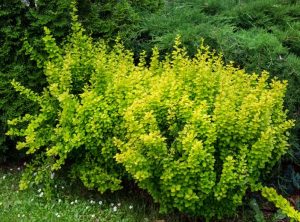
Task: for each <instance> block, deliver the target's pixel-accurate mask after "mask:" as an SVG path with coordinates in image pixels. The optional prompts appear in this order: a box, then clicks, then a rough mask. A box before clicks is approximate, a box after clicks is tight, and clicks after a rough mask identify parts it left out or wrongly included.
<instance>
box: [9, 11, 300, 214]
mask: <svg viewBox="0 0 300 222" xmlns="http://www.w3.org/2000/svg"><path fill="white" fill-rule="evenodd" d="M73 19H74V20H75V21H76V19H77V17H76V16H75V15H74V16H73ZM72 30H73V31H72V35H71V36H70V37H69V39H68V42H66V43H65V45H64V47H59V46H58V45H57V44H56V42H55V40H54V38H53V37H52V36H51V34H50V32H49V30H48V29H45V31H46V36H45V37H44V39H43V40H44V42H45V46H46V47H45V48H46V51H47V52H48V54H49V56H48V59H47V61H46V62H45V66H44V74H45V76H46V77H47V82H48V86H47V87H46V88H44V90H43V92H42V93H37V92H34V91H32V90H30V89H28V88H26V87H24V86H22V85H21V84H20V83H18V82H16V81H13V85H14V87H15V89H16V90H17V91H19V92H20V93H21V94H23V95H25V96H26V97H27V98H28V99H30V100H32V101H33V102H35V103H37V104H38V106H39V107H40V109H39V112H38V113H37V114H35V115H30V114H26V115H24V116H20V117H19V118H16V119H14V120H12V121H10V122H9V124H10V125H11V127H12V128H11V129H10V131H9V133H8V134H9V135H14V136H18V137H21V138H23V139H21V140H20V141H19V142H18V145H17V147H18V149H26V151H27V154H31V155H32V156H33V162H32V163H31V164H28V165H27V171H26V172H25V173H24V177H23V179H22V181H21V184H20V185H21V188H27V187H28V186H32V185H33V184H37V183H44V184H45V185H46V188H49V186H50V185H51V184H53V180H55V174H54V173H55V172H61V171H64V172H67V173H68V174H69V175H70V176H72V177H73V178H79V179H81V181H82V182H83V183H84V185H85V186H86V187H88V188H92V189H95V188H96V189H98V190H99V191H100V192H105V191H106V190H112V191H114V190H117V189H120V188H121V182H122V180H123V179H124V178H127V179H130V178H132V179H133V180H134V181H136V182H137V184H138V185H139V186H140V187H141V188H143V189H145V190H147V191H148V192H149V193H150V194H151V196H152V197H153V198H154V200H155V201H157V202H159V203H160V204H161V209H162V211H165V212H166V211H170V210H173V209H178V210H179V211H181V212H184V213H188V214H191V215H197V216H201V217H204V218H206V219H211V218H214V217H224V216H226V215H232V214H233V213H234V212H235V210H236V208H237V207H238V206H240V205H241V204H242V200H243V197H244V196H245V193H246V191H247V190H249V189H251V190H254V191H257V190H262V191H263V195H264V196H265V197H267V198H269V199H270V200H271V201H273V202H275V203H276V205H277V206H279V207H281V208H282V210H283V212H285V213H286V214H287V215H288V216H290V217H293V218H298V219H299V214H298V212H296V211H295V210H294V209H293V208H291V207H290V206H289V204H287V203H286V202H287V201H286V202H284V201H285V200H284V199H282V197H281V198H280V197H278V196H277V194H276V192H275V191H274V190H273V189H270V188H266V187H262V185H261V184H260V182H261V181H260V177H261V175H263V174H266V173H268V172H269V170H271V169H272V167H273V166H274V165H275V164H276V162H277V161H278V160H279V159H280V157H281V156H282V155H283V154H284V153H285V152H286V151H287V149H288V144H287V130H288V129H289V128H291V126H292V125H293V122H292V121H287V120H286V113H285V111H284V109H283V97H284V94H285V89H286V83H285V82H281V81H278V80H271V81H270V82H268V81H267V80H268V77H269V76H268V74H267V73H266V72H263V73H262V74H261V75H256V74H254V75H248V74H246V73H245V71H243V70H239V69H237V68H234V67H233V66H232V65H224V64H223V62H222V58H221V57H220V56H217V55H215V54H214V53H210V52H209V51H208V49H207V48H206V47H204V46H203V45H202V44H201V46H200V48H199V50H198V53H197V54H196V56H195V58H194V59H190V58H189V57H188V56H187V53H186V51H185V49H182V48H181V47H180V43H179V40H177V41H176V43H175V49H174V50H173V52H172V54H171V55H169V56H168V57H167V58H166V59H165V60H163V61H160V60H159V53H158V50H157V49H154V50H153V55H152V57H151V62H150V64H149V66H147V65H146V61H145V55H144V56H141V58H140V60H139V64H138V65H135V61H134V59H133V53H131V52H130V51H127V50H125V49H124V48H123V46H122V45H121V44H120V43H118V42H117V43H116V46H115V47H114V48H112V49H110V48H109V47H108V46H107V44H105V43H103V42H96V43H93V42H92V40H91V38H90V37H88V36H86V35H84V34H83V30H82V28H81V27H80V25H79V24H78V23H77V22H75V23H74V24H73V26H72ZM116 160H117V161H116Z"/></svg>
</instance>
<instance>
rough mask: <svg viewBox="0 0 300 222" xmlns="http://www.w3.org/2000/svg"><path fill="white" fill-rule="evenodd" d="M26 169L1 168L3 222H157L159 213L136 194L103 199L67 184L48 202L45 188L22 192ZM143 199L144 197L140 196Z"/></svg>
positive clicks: (57, 189)
mask: <svg viewBox="0 0 300 222" xmlns="http://www.w3.org/2000/svg"><path fill="white" fill-rule="evenodd" d="M21 171H22V168H20V167H18V168H5V169H4V168H2V169H0V188H1V193H0V221H1V222H6V221H9V222H11V221H24V222H25V221H30V222H33V221H39V222H41V221H47V222H48V221H123V222H125V221H126V222H127V221H128V222H129V221H155V220H156V219H159V218H160V217H159V215H158V210H157V208H156V207H155V206H154V205H153V204H150V205H149V204H147V201H145V199H144V200H142V199H143V198H141V197H139V199H140V200H139V199H138V198H136V197H135V194H134V193H127V194H126V195H124V194H122V193H117V194H113V195H109V198H108V197H106V196H101V195H99V194H97V193H93V192H90V191H87V190H86V189H84V188H82V187H80V186H79V187H80V188H79V187H78V186H76V187H75V186H71V185H70V184H67V183H66V182H61V183H59V184H57V185H56V193H55V195H54V196H55V197H54V198H52V199H51V200H46V198H45V197H44V193H43V192H42V189H38V188H36V189H33V188H32V189H28V190H25V191H19V190H18V181H19V179H20V176H21ZM139 196H140V195H139Z"/></svg>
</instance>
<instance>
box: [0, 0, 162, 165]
mask: <svg viewBox="0 0 300 222" xmlns="http://www.w3.org/2000/svg"><path fill="white" fill-rule="evenodd" d="M71 2H72V0H60V1H52V0H51V1H49V0H39V1H29V0H28V1H27V0H11V1H7V0H1V1H0V97H1V102H0V125H1V129H0V162H2V161H5V160H6V159H7V157H8V156H10V157H11V159H13V160H16V159H17V156H18V155H17V154H16V153H15V152H13V151H14V150H15V149H14V147H15V138H9V137H7V136H5V132H6V131H7V120H8V119H11V118H14V117H16V116H19V115H23V114H24V113H27V112H30V111H31V113H32V114H33V113H34V111H35V110H37V109H38V107H37V106H36V105H35V104H32V103H30V101H28V100H27V99H26V98H25V97H21V96H19V95H18V94H16V93H15V91H14V90H13V88H12V86H11V84H10V82H11V80H12V79H16V80H17V81H19V82H21V83H22V84H23V85H24V86H26V87H29V88H30V89H33V90H35V91H37V92H40V91H41V90H42V88H43V87H44V86H45V84H46V80H45V76H44V75H43V70H42V67H43V62H44V58H45V57H46V56H47V52H46V51H44V47H43V41H42V36H43V27H44V26H47V27H48V28H49V29H50V30H51V31H52V33H53V35H54V36H55V38H56V39H57V43H58V44H60V43H61V42H62V40H63V39H64V38H65V37H66V36H67V35H68V33H69V31H70V22H71V19H70V5H71ZM161 5H162V1H161V0H156V1H149V0H143V1H134V0H122V1H112V0H106V1H90V0H78V7H79V11H78V14H79V17H80V20H81V21H82V22H83V24H84V25H85V27H86V28H87V30H88V32H89V33H91V34H92V36H94V37H97V38H98V37H102V38H106V39H111V38H115V37H114V36H115V35H116V34H117V33H118V32H119V31H122V32H124V33H126V30H127V29H129V28H130V26H131V25H133V24H135V23H137V22H138V21H139V20H140V19H141V15H142V14H143V13H145V12H147V11H155V10H157V9H159V7H161ZM28 53H29V55H28Z"/></svg>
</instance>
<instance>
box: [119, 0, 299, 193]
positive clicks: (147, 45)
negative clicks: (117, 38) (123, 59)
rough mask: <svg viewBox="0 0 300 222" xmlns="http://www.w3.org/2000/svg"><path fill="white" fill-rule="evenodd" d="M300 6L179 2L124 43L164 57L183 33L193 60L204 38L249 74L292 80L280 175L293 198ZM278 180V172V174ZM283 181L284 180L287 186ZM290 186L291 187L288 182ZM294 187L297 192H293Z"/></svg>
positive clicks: (278, 1) (274, 0)
mask: <svg viewBox="0 0 300 222" xmlns="http://www.w3.org/2000/svg"><path fill="white" fill-rule="evenodd" d="M299 13H300V4H299V1H287V0H265V1H261V0H257V1H249V0H240V1H236V0H225V1H216V0H188V1H187V0H186V1H183V0H177V1H167V3H166V5H165V7H164V8H163V10H161V11H159V12H158V13H154V14H151V15H148V16H145V18H144V19H143V20H141V22H140V23H138V24H136V27H135V29H133V31H132V32H131V33H130V35H129V34H128V35H125V34H124V39H125V40H126V41H125V43H126V44H127V45H128V47H130V48H132V49H134V50H135V53H136V54H138V53H139V52H140V51H142V50H146V51H149V54H150V51H151V48H152V47H153V46H154V45H156V46H157V47H158V48H159V49H160V51H161V52H162V57H163V55H164V54H165V53H166V52H170V51H171V50H172V39H174V38H175V37H176V35H177V34H178V33H179V34H180V35H181V39H182V43H183V45H184V46H185V47H186V48H187V50H188V54H189V55H194V54H195V53H196V50H195V49H196V48H197V46H198V45H199V38H201V37H203V38H204V39H205V43H206V44H207V45H209V46H210V47H211V48H212V49H215V50H217V51H218V52H220V53H222V54H223V58H224V61H225V62H226V63H230V61H234V62H235V66H239V67H240V68H244V69H246V71H247V72H248V73H252V72H256V73H258V72H261V71H262V70H268V71H269V73H270V75H271V76H272V77H278V78H279V79H281V80H283V79H286V80H288V82H289V84H288V87H287V97H286V100H285V107H286V108H287V110H288V116H289V118H291V119H295V120H296V124H295V127H294V128H293V130H292V136H291V137H290V144H291V146H292V149H291V150H290V151H289V154H288V155H286V158H284V160H285V161H286V162H285V163H284V164H281V167H279V168H278V169H280V170H282V171H284V172H286V171H290V170H293V171H294V172H288V173H284V174H283V173H281V175H280V177H279V179H278V178H277V179H275V180H272V181H276V182H272V183H277V181H279V183H280V187H281V188H284V186H286V185H287V186H288V187H286V189H285V188H284V190H285V192H288V193H293V192H295V191H297V189H298V187H299V186H300V180H299V179H296V177H293V178H291V177H290V176H289V175H292V174H293V175H298V178H300V177H299V172H297V171H295V170H294V169H295V168H297V167H295V164H298V165H299V158H300V145H299V135H300V116H299V107H300V91H299V87H298V85H299V82H300V69H299V67H300V58H299V47H300V36H299ZM274 175H276V176H278V171H277V172H274ZM281 178H284V179H283V180H282V179H281ZM286 181H287V182H286ZM289 184H294V185H295V186H290V185H289Z"/></svg>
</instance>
